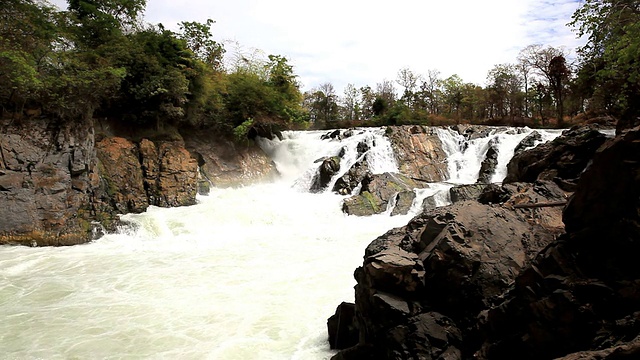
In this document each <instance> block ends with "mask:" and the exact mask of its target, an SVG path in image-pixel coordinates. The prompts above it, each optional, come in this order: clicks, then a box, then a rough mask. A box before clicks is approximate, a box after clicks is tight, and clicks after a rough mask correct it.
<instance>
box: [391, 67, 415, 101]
mask: <svg viewBox="0 0 640 360" xmlns="http://www.w3.org/2000/svg"><path fill="white" fill-rule="evenodd" d="M419 80H420V76H419V75H416V74H414V73H413V72H412V71H411V70H409V68H403V69H401V70H400V71H398V78H397V80H396V82H397V83H398V85H400V86H401V87H402V88H403V89H404V90H403V92H402V97H401V99H402V100H403V101H404V102H405V104H407V106H409V107H412V106H413V101H414V96H415V89H416V86H417V85H418V81H419Z"/></svg>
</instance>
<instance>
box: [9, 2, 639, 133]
mask: <svg viewBox="0 0 640 360" xmlns="http://www.w3.org/2000/svg"><path fill="white" fill-rule="evenodd" d="M145 6H146V0H68V10H66V11H60V10H58V9H56V8H55V7H53V6H51V5H49V4H48V3H46V2H45V1H42V0H4V1H3V5H2V7H0V84H2V85H3V86H2V87H0V112H1V113H0V116H3V117H13V118H14V119H20V118H22V117H24V116H28V115H37V114H44V115H47V116H53V117H56V118H58V119H60V120H62V121H72V120H78V119H88V118H91V117H101V118H108V119H111V120H113V121H117V122H121V123H122V124H124V125H127V126H135V127H138V128H143V129H146V128H148V129H155V130H156V131H158V130H161V129H163V128H178V129H180V128H182V127H192V128H197V129H209V130H212V131H216V132H220V133H225V134H227V135H229V136H232V137H235V138H237V139H239V138H242V137H243V136H245V135H246V134H247V133H248V132H249V130H250V129H251V127H253V126H256V125H267V127H268V128H276V129H277V128H307V127H308V126H309V124H313V126H315V127H339V126H343V127H344V126H353V125H386V124H425V125H443V124H453V123H458V122H472V123H485V124H510V125H529V126H545V127H548V126H564V125H566V122H569V123H570V122H575V121H584V120H585V119H588V118H592V117H598V116H604V115H611V116H614V117H615V118H617V119H620V122H619V124H621V126H622V127H628V126H631V125H634V124H638V122H639V120H638V118H639V117H640V66H639V65H640V6H639V5H638V3H637V2H634V1H612V0H586V1H585V2H584V3H583V5H582V6H581V7H580V8H579V9H578V10H577V11H576V12H575V14H574V16H573V22H572V24H571V26H573V27H574V28H575V29H576V30H577V32H578V34H579V35H585V36H587V37H588V39H589V41H588V43H587V45H586V46H584V47H583V48H582V49H580V51H579V54H580V58H579V59H578V61H577V62H576V63H575V64H569V63H567V59H566V56H567V53H566V52H565V51H564V50H563V49H560V48H554V47H550V46H543V45H539V44H534V45H530V46H527V47H526V48H524V49H522V50H521V52H520V54H519V56H518V57H517V59H515V61H514V63H511V64H498V65H495V66H494V67H493V68H492V69H490V70H489V71H488V73H487V80H486V84H485V86H484V87H483V86H479V85H477V84H472V83H468V82H465V81H464V80H463V79H462V78H460V77H459V76H458V75H452V76H449V77H447V78H443V77H441V75H440V73H439V72H438V71H437V70H430V71H429V72H428V73H427V74H416V73H414V72H412V71H411V70H410V69H408V68H404V69H401V70H400V71H399V72H398V76H397V79H396V80H395V81H389V80H384V81H382V82H380V83H378V84H376V86H375V88H372V87H370V86H363V87H360V88H357V87H356V86H354V85H353V84H349V85H347V86H346V87H345V89H344V94H343V95H338V94H337V93H336V91H335V89H334V87H333V85H332V84H331V83H324V84H322V85H320V86H318V87H317V88H314V89H312V90H309V91H307V92H305V93H304V94H302V93H301V92H300V85H299V83H298V82H297V76H296V74H295V73H294V69H293V66H292V65H291V64H290V63H289V60H288V59H286V58H285V57H282V56H279V55H269V56H268V57H267V58H259V57H255V56H246V57H245V56H244V55H239V56H237V59H236V61H234V62H233V64H232V65H228V64H229V63H228V62H225V61H224V59H225V58H224V57H225V53H226V49H225V47H224V46H223V44H221V43H219V42H217V41H216V40H214V34H213V32H212V27H213V26H214V24H215V22H214V21H213V20H207V21H206V22H205V23H199V22H190V21H184V22H182V23H180V25H179V29H180V30H179V31H178V32H173V31H170V30H167V29H165V28H164V27H163V26H162V25H161V24H158V25H155V26H153V25H149V24H145V23H144V21H143V19H142V18H141V14H142V12H143V11H144V9H145ZM225 64H227V65H226V66H225ZM397 89H399V90H400V91H397ZM576 119H577V120H576Z"/></svg>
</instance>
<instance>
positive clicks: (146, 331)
mask: <svg viewBox="0 0 640 360" xmlns="http://www.w3.org/2000/svg"><path fill="white" fill-rule="evenodd" d="M529 132H530V130H528V129H525V130H523V131H520V132H515V131H514V132H512V133H510V134H507V133H504V132H499V131H496V133H495V134H491V136H489V137H486V138H482V139H478V140H474V142H472V143H470V142H465V141H464V139H461V138H459V137H457V135H456V134H455V133H453V132H451V131H448V130H441V133H439V135H440V137H441V139H442V140H443V142H444V143H445V147H446V151H447V153H448V155H449V157H450V162H449V168H450V171H451V173H452V176H451V177H452V179H451V181H452V182H456V183H465V182H474V181H475V178H473V176H477V172H478V169H479V167H480V162H481V161H482V156H484V153H486V151H487V148H488V146H489V145H488V144H489V141H491V139H493V138H496V137H500V139H499V140H495V141H497V142H498V143H499V144H500V154H501V156H502V157H501V158H500V160H499V169H498V173H497V175H496V176H497V177H500V176H501V177H502V178H504V174H506V162H508V159H509V158H510V156H512V154H513V148H515V146H516V145H517V144H518V142H519V141H520V140H521V139H522V138H524V137H525V136H526V135H527V134H528V133H529ZM322 134H324V132H288V133H285V139H284V140H283V141H266V140H263V141H262V143H261V146H263V148H264V149H265V151H266V152H267V153H269V154H270V155H271V156H272V158H273V159H274V161H275V162H276V164H277V166H278V169H279V171H280V173H281V174H282V179H281V180H280V181H277V182H275V183H271V184H261V185H255V186H249V187H243V188H238V189H213V190H212V192H211V194H210V195H208V196H200V197H198V204H197V205H195V206H191V207H182V208H172V209H160V208H156V207H151V208H150V209H149V210H148V211H147V212H146V213H144V214H138V215H126V216H124V219H125V220H127V221H129V222H130V223H132V224H135V226H133V227H128V228H126V229H123V230H122V231H121V232H120V233H118V234H110V235H107V236H105V237H103V238H101V239H100V240H98V241H94V242H92V243H89V244H86V245H80V246H74V247H64V248H28V247H1V248H0V314H1V315H2V326H0V354H1V355H0V358H3V359H4V358H8V359H120V358H135V359H138V358H166V359H169V358H171V359H326V358H329V357H330V356H331V355H332V354H333V352H332V351H330V350H329V349H328V342H327V331H326V319H327V318H328V317H329V316H330V315H332V314H333V312H334V310H335V308H336V306H337V305H338V304H339V303H340V302H342V301H353V286H354V285H355V280H354V279H353V271H354V269H355V268H356V267H357V266H359V265H360V264H361V262H362V256H363V254H364V248H365V247H366V246H367V244H368V243H369V242H370V241H371V240H373V239H374V238H376V237H377V236H379V235H381V234H383V233H384V232H386V231H387V230H388V229H390V228H393V227H397V226H402V225H405V224H406V223H407V222H408V221H409V219H410V218H411V217H412V216H413V215H415V214H416V213H417V212H418V211H419V208H420V206H419V205H420V204H421V201H422V199H424V198H425V197H426V196H429V195H433V194H434V193H437V194H436V195H437V199H439V201H440V203H441V204H444V203H445V202H446V201H447V196H446V194H447V191H446V190H447V189H448V188H449V187H450V186H451V185H450V184H434V186H432V188H431V189H429V190H421V191H419V192H418V195H419V196H418V199H417V201H416V202H415V204H414V205H415V206H414V209H413V212H412V213H410V214H408V215H406V216H393V217H391V216H389V215H387V214H382V215H376V216H371V217H355V216H346V215H344V214H343V213H342V212H341V210H340V208H341V206H340V204H341V201H342V200H343V199H344V197H342V196H339V195H336V194H332V193H330V192H326V193H322V194H310V193H308V192H307V191H306V189H308V187H309V185H310V183H311V179H312V177H313V175H314V173H315V169H317V167H318V165H319V164H318V163H314V161H315V160H317V159H319V158H322V157H324V156H332V155H336V154H337V153H338V152H339V151H340V149H342V148H343V147H345V148H346V152H345V156H344V160H343V163H345V164H347V163H351V164H352V163H354V162H355V161H356V160H357V158H356V157H357V151H356V150H355V147H356V145H357V143H358V142H361V141H365V142H367V143H368V144H370V146H371V150H370V151H369V153H368V154H367V156H368V160H369V163H370V164H371V169H372V170H373V171H374V172H379V173H380V172H385V171H394V170H397V164H396V163H395V160H394V158H393V154H392V152H391V147H390V145H389V143H388V141H387V140H386V138H384V137H383V136H382V134H383V130H382V129H369V130H362V131H357V133H356V135H354V136H353V137H351V138H348V139H345V140H343V141H341V142H340V141H329V140H320V136H321V135H322ZM557 135H558V132H544V137H545V140H549V139H551V138H553V137H555V136H557ZM509 151H510V154H509ZM503 153H504V155H503ZM347 169H348V166H343V171H346V170H347ZM474 172H475V175H474ZM494 180H496V179H495V178H494ZM500 180H501V178H500V179H497V180H496V181H500Z"/></svg>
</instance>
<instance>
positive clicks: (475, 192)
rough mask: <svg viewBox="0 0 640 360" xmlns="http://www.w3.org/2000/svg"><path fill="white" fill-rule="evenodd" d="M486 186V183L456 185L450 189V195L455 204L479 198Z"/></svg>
mask: <svg viewBox="0 0 640 360" xmlns="http://www.w3.org/2000/svg"><path fill="white" fill-rule="evenodd" d="M486 187H487V185H485V184H469V185H456V186H454V187H452V188H451V189H449V196H450V197H451V202H452V203H454V204H455V203H457V202H460V201H465V200H478V198H479V197H480V194H482V192H483V191H484V189H485V188H486Z"/></svg>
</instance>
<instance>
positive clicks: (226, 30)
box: [146, 0, 580, 91]
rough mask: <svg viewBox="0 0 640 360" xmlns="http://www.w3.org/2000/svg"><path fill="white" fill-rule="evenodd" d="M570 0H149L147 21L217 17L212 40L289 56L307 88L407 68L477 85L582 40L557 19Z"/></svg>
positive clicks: (389, 75) (373, 78)
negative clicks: (537, 47)
mask: <svg viewBox="0 0 640 360" xmlns="http://www.w3.org/2000/svg"><path fill="white" fill-rule="evenodd" d="M578 6H579V2H578V1H576V0H544V1H540V0H517V1H514V0H484V1H478V0H396V1H394V2H389V1H380V0H374V1H365V0H324V1H321V2H318V1H304V0H271V1H259V0H234V1H222V0H217V1H207V0H189V1H181V2H177V1H172V0H148V2H147V11H146V19H147V21H149V22H151V23H163V24H164V25H165V26H166V27H168V28H170V29H177V25H176V24H177V23H178V22H179V21H204V20H206V19H207V18H211V19H214V20H216V22H217V23H216V25H214V28H213V32H214V34H215V36H216V38H217V39H218V40H222V39H233V40H236V41H238V42H239V43H240V44H242V45H243V46H244V47H247V48H259V49H262V50H263V51H264V52H265V53H267V54H279V55H284V56H286V57H287V58H289V60H290V62H291V63H292V64H293V65H294V66H295V70H296V73H297V74H298V75H300V80H301V82H302V83H303V85H304V87H305V88H306V89H309V88H311V87H314V86H317V85H319V84H321V83H323V82H327V81H328V82H331V83H333V84H334V85H335V87H336V89H338V91H341V89H342V88H343V87H344V86H345V85H346V84H347V83H353V84H354V85H356V86H358V87H359V86H364V85H370V86H372V87H375V85H376V83H378V82H381V81H382V80H384V79H388V80H395V78H396V74H397V72H398V70H400V69H401V68H404V67H407V68H409V69H411V70H412V71H413V72H414V73H418V74H425V73H426V72H427V71H428V70H429V69H437V70H439V71H440V72H441V74H442V76H443V77H447V76H450V75H452V74H454V73H456V74H458V75H460V76H461V77H462V79H463V80H465V81H467V82H474V83H478V84H484V81H485V78H486V73H487V71H489V70H490V69H491V68H492V67H493V66H494V65H496V64H500V63H506V62H514V61H515V59H516V56H517V54H518V51H519V50H520V49H522V48H524V47H525V46H527V45H530V44H533V43H541V44H545V45H552V46H566V47H567V48H569V49H573V48H575V47H576V46H577V45H579V44H580V42H579V40H576V39H575V36H574V34H573V33H572V32H571V31H570V29H569V28H567V27H566V26H565V25H566V23H568V22H569V21H570V17H571V14H572V13H573V12H574V11H575V9H576V8H577V7H578Z"/></svg>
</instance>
